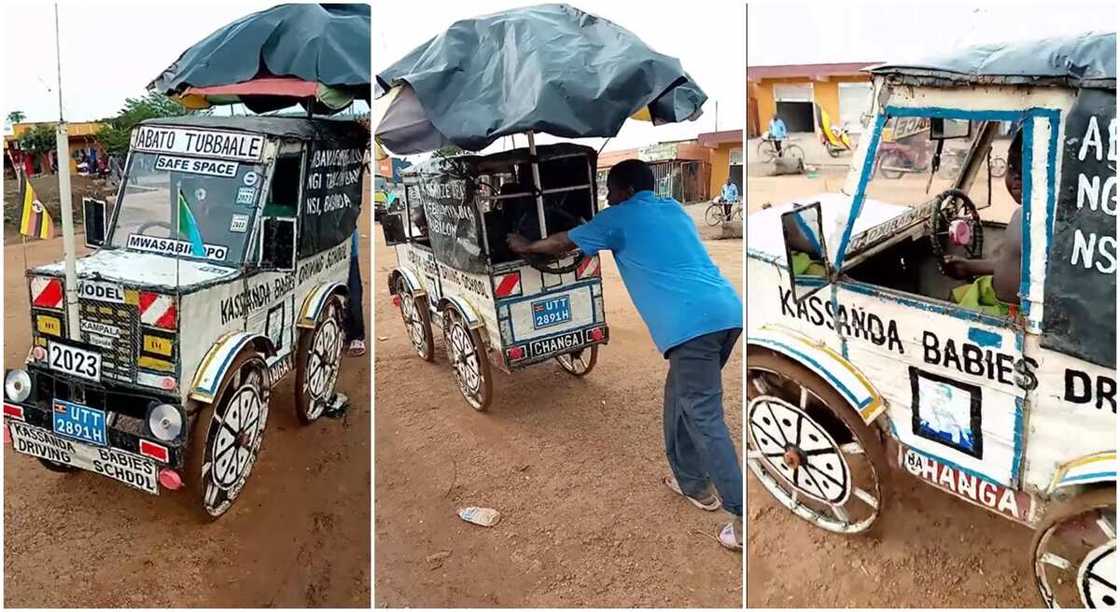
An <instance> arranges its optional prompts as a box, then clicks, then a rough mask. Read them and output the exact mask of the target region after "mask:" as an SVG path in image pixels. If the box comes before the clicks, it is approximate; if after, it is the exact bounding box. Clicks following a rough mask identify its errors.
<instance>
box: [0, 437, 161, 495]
mask: <svg viewBox="0 0 1120 612" xmlns="http://www.w3.org/2000/svg"><path fill="white" fill-rule="evenodd" d="M7 424H8V431H9V432H10V433H11V434H12V448H13V449H14V450H15V451H16V452H18V453H22V454H24V455H31V456H32V457H41V458H43V459H47V460H50V461H54V462H55V463H61V464H63V465H69V466H73V467H76V468H79V469H83V470H89V471H90V472H95V473H97V474H101V475H102V476H107V477H109V478H112V479H113V480H118V481H120V482H123V483H125V484H126V485H129V486H131V487H134V488H137V489H140V490H141V491H145V492H147V493H151V494H152V495H159V481H158V480H157V477H158V473H159V469H158V467H157V465H156V462H155V461H153V460H151V459H148V458H147V457H141V456H140V455H134V454H132V453H129V452H125V451H122V450H120V449H116V448H107V447H95V446H90V445H88V444H82V443H81V442H76V441H73V440H67V439H66V438H63V437H60V436H56V435H54V434H53V433H51V432H49V431H47V430H45V429H40V428H38V427H33V426H31V425H28V424H27V423H22V422H20V421H14V420H8V422H7Z"/></svg>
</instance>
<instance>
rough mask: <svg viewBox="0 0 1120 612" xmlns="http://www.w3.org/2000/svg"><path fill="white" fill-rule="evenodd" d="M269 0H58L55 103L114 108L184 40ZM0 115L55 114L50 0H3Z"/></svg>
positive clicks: (74, 110) (78, 117) (82, 112)
mask: <svg viewBox="0 0 1120 612" xmlns="http://www.w3.org/2000/svg"><path fill="white" fill-rule="evenodd" d="M273 4H275V3H273V2H262V1H255V0H226V1H223V2H212V1H207V0H197V1H193V2H190V3H180V2H160V3H156V2H102V1H83V2H78V1H75V0H63V1H62V2H60V3H59V28H60V30H61V32H62V45H61V46H62V91H63V94H64V98H63V110H64V112H65V117H66V120H67V121H90V120H93V119H100V118H103V117H107V116H112V115H115V114H116V113H117V112H118V111H119V110H120V108H121V106H123V104H124V99H125V98H129V97H138V96H142V95H144V94H145V93H146V92H145V89H144V87H145V86H146V85H147V84H148V82H149V81H151V80H152V79H153V78H155V77H156V76H157V75H159V73H160V72H161V71H162V70H163V69H164V68H166V67H168V66H169V65H171V63H172V62H174V61H175V60H176V59H178V57H179V55H180V54H181V53H182V52H183V51H185V50H186V49H187V48H188V47H190V46H191V45H193V44H194V43H196V42H198V41H199V40H201V39H202V38H204V37H206V35H207V34H210V33H211V32H213V31H214V30H217V29H219V28H221V27H222V26H224V25H226V24H228V23H229V22H231V21H234V20H236V19H237V18H239V17H242V16H244V15H247V14H249V13H253V12H256V11H259V10H262V9H264V8H267V7H269V6H272V5H273ZM3 5H4V6H3V22H4V23H3V32H4V34H3V36H4V55H5V61H4V92H5V94H4V98H5V99H4V117H7V115H8V113H9V112H11V111H13V110H20V111H23V112H24V113H26V114H27V119H26V120H27V121H53V120H56V119H58V90H57V85H56V83H57V82H58V77H57V71H56V67H55V66H56V65H55V46H54V43H55V36H54V4H53V3H50V2H45V1H42V2H30V3H28V2H10V1H9V2H4V3H3Z"/></svg>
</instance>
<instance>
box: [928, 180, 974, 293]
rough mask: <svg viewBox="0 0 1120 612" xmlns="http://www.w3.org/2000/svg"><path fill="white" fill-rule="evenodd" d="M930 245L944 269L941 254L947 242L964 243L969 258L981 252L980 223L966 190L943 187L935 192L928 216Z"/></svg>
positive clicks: (943, 260)
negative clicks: (931, 209) (931, 208)
mask: <svg viewBox="0 0 1120 612" xmlns="http://www.w3.org/2000/svg"><path fill="white" fill-rule="evenodd" d="M929 240H930V249H931V250H932V251H933V254H934V255H936V256H937V267H938V269H940V270H941V271H942V273H944V271H945V256H946V255H947V251H948V250H949V247H950V246H951V245H954V244H955V245H957V246H961V247H964V250H965V253H967V255H968V258H969V259H976V258H978V257H980V256H981V255H982V254H983V252H984V226H983V225H981V223H980V213H979V212H978V211H977V210H976V205H975V204H973V203H972V199H971V198H969V197H968V194H966V193H965V192H963V191H961V190H960V189H946V190H945V191H942V192H941V193H939V194H937V197H936V199H935V200H934V205H933V215H932V216H930V234H929Z"/></svg>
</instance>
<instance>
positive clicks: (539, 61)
mask: <svg viewBox="0 0 1120 612" xmlns="http://www.w3.org/2000/svg"><path fill="white" fill-rule="evenodd" d="M377 85H378V87H379V88H380V89H381V91H380V92H379V94H378V95H379V96H380V95H384V94H387V93H390V92H392V96H393V98H392V101H391V102H390V103H389V104H388V107H387V110H386V111H385V114H384V115H383V116H382V119H381V121H380V123H379V124H378V126H377V130H376V134H377V137H378V140H379V141H380V142H381V144H383V145H384V146H385V147H386V148H388V149H390V150H391V151H393V152H394V153H397V154H410V153H422V152H426V151H432V150H435V149H438V148H440V147H443V146H447V145H455V146H458V147H460V148H462V149H467V150H471V151H477V150H480V149H483V148H485V147H486V146H488V145H489V144H490V143H492V142H494V141H495V140H497V139H498V138H501V137H502V136H507V135H510V134H518V133H526V132H530V133H532V132H541V133H548V134H552V135H555V136H560V137H563V138H580V137H611V136H614V135H615V134H617V133H618V131H619V130H620V129H621V128H622V124H623V123H624V122H625V121H626V119H627V118H629V117H631V116H634V117H635V118H639V119H646V120H650V121H653V123H655V124H660V123H672V122H679V121H685V120H689V119H695V118H697V117H699V116H700V112H701V110H700V108H701V106H702V105H703V104H704V101H705V100H707V96H706V95H705V94H704V92H703V91H702V90H701V89H700V87H699V86H698V85H697V84H696V83H695V82H693V81H692V79H691V78H690V77H689V76H688V73H686V72H685V71H684V68H682V67H681V63H680V61H679V60H677V59H676V58H673V57H669V56H667V55H662V54H660V53H657V52H656V51H654V50H653V49H650V48H649V46H647V45H646V44H645V43H644V42H642V41H641V39H639V38H638V37H637V36H635V35H634V34H632V33H631V32H629V31H627V30H625V29H623V28H622V27H620V26H618V25H616V24H614V23H612V22H610V21H607V20H606V19H602V18H600V17H597V16H595V15H592V14H590V13H585V12H583V11H580V10H578V9H575V8H573V7H571V6H567V5H563V4H547V5H540V6H531V7H527V8H520V9H515V10H510V11H505V12H501V13H495V14H493V15H486V16H483V17H477V18H474V19H465V20H462V21H457V22H455V23H454V24H452V25H451V27H450V28H448V29H447V31H446V32H444V33H442V34H440V35H438V36H436V37H435V38H432V39H431V40H429V41H428V42H426V43H424V44H423V45H421V46H419V47H417V48H416V49H415V50H413V51H412V52H411V53H409V54H408V55H406V56H404V57H403V58H401V59H400V60H398V61H397V62H396V63H394V64H393V65H392V66H390V67H388V68H386V69H385V70H384V71H382V72H381V73H380V74H378V75H377Z"/></svg>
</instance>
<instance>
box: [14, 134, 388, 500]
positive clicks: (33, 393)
mask: <svg viewBox="0 0 1120 612" xmlns="http://www.w3.org/2000/svg"><path fill="white" fill-rule="evenodd" d="M367 139H368V131H366V130H365V129H363V128H360V127H359V126H358V124H356V123H353V122H346V121H336V120H326V119H307V118H294V117H175V118H168V119H151V120H147V121H144V122H142V123H141V124H140V125H139V126H137V127H136V128H135V129H134V130H133V132H132V140H131V148H130V151H129V155H128V159H127V162H126V165H125V168H126V174H125V177H124V180H123V181H122V183H121V186H120V190H119V192H118V196H117V201H116V205H115V208H114V212H113V214H112V218H111V222H109V223H108V224H106V223H105V210H104V205H103V204H99V203H94V202H86V203H85V204H86V207H85V208H86V241H87V244H89V245H90V246H95V247H96V250H95V251H94V252H93V253H91V254H89V255H86V256H84V257H81V258H79V259H77V261H76V274H75V276H74V277H73V278H76V279H77V283H76V284H77V287H76V291H68V289H73V288H71V287H67V286H66V281H65V279H66V275H65V274H64V272H65V270H64V266H63V264H61V263H57V264H51V265H46V266H40V267H37V268H35V269H33V270H30V271H28V272H27V277H28V289H29V292H30V302H31V328H32V336H33V343H32V347H31V349H30V354H29V356H28V359H27V363H26V365H25V366H24V367H23V368H17V369H13V370H9V371H8V372H7V373H6V377H5V385H4V421H5V425H6V432H5V433H6V434H8V435H10V439H11V442H12V445H13V448H14V449H15V450H16V451H17V452H19V453H23V454H26V455H30V456H34V457H38V458H39V460H40V461H41V462H42V464H43V465H44V466H46V467H47V468H48V469H51V470H54V471H72V470H75V469H84V470H89V471H93V472H96V473H98V474H101V475H103V476H107V477H109V478H113V479H116V480H119V481H121V482H124V483H125V484H128V485H131V486H133V487H135V488H138V489H140V490H142V491H146V492H148V493H151V494H156V495H158V494H159V491H160V487H161V486H162V487H163V488H165V489H169V490H175V489H179V488H180V487H181V486H182V485H183V484H184V483H185V484H186V486H187V488H188V489H189V491H190V494H191V495H190V500H191V504H192V505H193V506H194V507H196V508H198V509H200V510H201V511H202V515H203V516H205V517H208V518H217V517H219V516H221V515H222V514H223V513H225V512H226V511H227V510H228V509H229V508H230V506H231V504H233V503H234V501H236V500H237V498H238V496H239V495H240V493H241V492H242V490H243V488H244V486H245V483H246V481H247V480H248V478H249V474H250V472H251V471H252V469H253V464H254V462H255V461H256V459H257V456H258V453H259V452H260V449H261V442H262V440H263V436H264V432H265V424H266V423H267V420H268V416H269V411H270V403H269V398H270V389H271V388H272V387H273V386H274V385H276V384H278V383H279V382H280V381H281V380H282V379H283V378H284V377H285V376H286V375H287V374H288V373H289V372H290V371H291V370H293V369H294V370H295V372H296V375H295V381H294V382H295V398H296V401H295V406H294V408H295V413H296V417H298V419H299V421H300V422H301V423H304V424H308V423H311V422H313V421H315V420H316V419H318V418H319V417H320V416H322V415H323V414H324V413H332V412H338V411H339V410H340V409H341V408H342V407H343V405H344V403H345V401H346V399H345V397H344V396H343V395H342V394H340V393H337V392H336V390H335V384H336V382H337V381H338V376H339V366H340V357H341V353H342V347H343V341H344V337H343V331H342V330H343V327H342V325H343V316H344V313H345V312H346V308H345V302H346V299H347V291H346V278H347V273H348V270H349V265H348V264H349V259H350V248H351V245H350V239H351V235H352V234H353V232H354V228H355V225H356V221H357V217H358V213H359V211H360V206H361V197H362V191H361V187H362V172H363V171H364V167H363V165H362V155H363V153H364V151H365V149H366V146H367V142H368V140H367ZM106 225H108V227H107V230H108V231H107V232H106V231H105V230H106ZM73 321H76V322H77V323H76V329H75V328H74V327H75V326H72V323H71V322H73ZM6 437H7V436H6ZM9 469H12V468H11V466H9Z"/></svg>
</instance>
